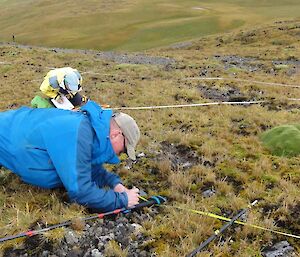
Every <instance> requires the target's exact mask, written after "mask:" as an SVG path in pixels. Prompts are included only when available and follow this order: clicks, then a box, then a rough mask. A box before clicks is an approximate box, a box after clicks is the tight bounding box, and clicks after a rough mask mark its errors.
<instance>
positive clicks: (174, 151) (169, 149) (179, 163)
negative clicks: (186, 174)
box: [157, 141, 216, 170]
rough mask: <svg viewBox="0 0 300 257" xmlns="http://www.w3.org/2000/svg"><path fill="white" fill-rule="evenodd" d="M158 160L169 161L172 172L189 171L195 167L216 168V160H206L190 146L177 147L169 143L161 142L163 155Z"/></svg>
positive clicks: (180, 145)
mask: <svg viewBox="0 0 300 257" xmlns="http://www.w3.org/2000/svg"><path fill="white" fill-rule="evenodd" d="M157 159H158V160H166V159H167V160H169V161H170V164H171V168H172V170H178V169H183V170H186V169H189V168H191V167H193V166H195V165H204V166H207V167H214V166H215V162H216V160H213V161H211V160H208V159H205V157H204V156H199V155H198V153H197V152H196V151H195V150H194V149H192V148H191V147H189V146H186V145H182V144H179V145H176V144H173V143H170V142H167V141H163V142H161V153H160V154H159V155H158V156H157Z"/></svg>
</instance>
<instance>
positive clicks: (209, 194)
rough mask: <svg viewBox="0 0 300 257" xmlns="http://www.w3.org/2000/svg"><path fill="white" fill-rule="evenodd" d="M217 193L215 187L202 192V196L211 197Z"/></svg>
mask: <svg viewBox="0 0 300 257" xmlns="http://www.w3.org/2000/svg"><path fill="white" fill-rule="evenodd" d="M215 194H216V191H215V190H214V189H207V190H205V191H204V192H202V196H203V197H204V198H209V197H212V196H213V195H215Z"/></svg>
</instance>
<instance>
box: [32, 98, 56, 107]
mask: <svg viewBox="0 0 300 257" xmlns="http://www.w3.org/2000/svg"><path fill="white" fill-rule="evenodd" d="M31 107H32V108H51V107H53V105H52V104H51V103H50V101H49V100H48V99H45V98H43V97H41V96H39V95H36V96H35V97H34V98H33V99H32V100H31Z"/></svg>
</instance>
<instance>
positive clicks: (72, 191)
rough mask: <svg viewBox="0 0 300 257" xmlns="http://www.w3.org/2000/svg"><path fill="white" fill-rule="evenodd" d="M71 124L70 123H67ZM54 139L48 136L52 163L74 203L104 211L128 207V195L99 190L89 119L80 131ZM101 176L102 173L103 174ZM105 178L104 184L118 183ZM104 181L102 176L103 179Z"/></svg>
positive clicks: (66, 132)
mask: <svg viewBox="0 0 300 257" xmlns="http://www.w3.org/2000/svg"><path fill="white" fill-rule="evenodd" d="M65 122H67V121H65ZM53 134H54V135H55V136H54V135H52V136H51V135H49V134H48V135H47V136H45V139H44V140H45V141H46V143H47V150H48V152H49V155H50V158H51V161H52V162H53V165H54V167H55V169H56V171H57V173H58V175H59V177H60V179H61V181H62V183H63V184H64V186H65V188H66V190H67V191H68V195H69V198H70V200H71V201H73V202H76V203H79V204H82V205H85V206H87V207H90V208H95V209H99V210H101V211H111V210H114V209H118V208H123V207H126V206H127V204H128V198H127V194H126V193H124V192H123V193H116V192H114V191H113V190H104V189H101V188H99V186H98V184H99V185H102V184H101V183H96V182H95V181H94V179H93V178H92V164H91V163H92V145H93V131H92V128H91V126H90V123H89V121H88V119H87V118H83V120H82V121H81V124H80V127H79V129H77V130H76V129H72V128H71V127H66V128H63V129H61V130H60V131H59V132H56V133H53ZM100 174H101V173H100ZM103 174H104V175H103V176H102V177H104V180H105V181H104V183H103V184H105V183H111V185H113V183H116V181H117V180H116V177H114V176H111V179H109V177H110V176H108V178H106V176H107V175H105V173H103ZM100 179H101V176H100Z"/></svg>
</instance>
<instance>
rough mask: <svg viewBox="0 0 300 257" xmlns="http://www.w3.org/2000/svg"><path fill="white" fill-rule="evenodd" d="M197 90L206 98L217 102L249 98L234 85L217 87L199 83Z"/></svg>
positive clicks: (247, 99)
mask: <svg viewBox="0 0 300 257" xmlns="http://www.w3.org/2000/svg"><path fill="white" fill-rule="evenodd" d="M198 90H199V91H200V92H201V94H202V95H203V97H204V98H208V99H211V100H214V101H218V102H243V101H250V100H251V99H249V98H248V97H247V96H245V95H244V94H243V93H241V92H240V90H239V89H238V88H234V87H227V88H223V89H219V88H216V87H208V86H206V85H199V86H198Z"/></svg>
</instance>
